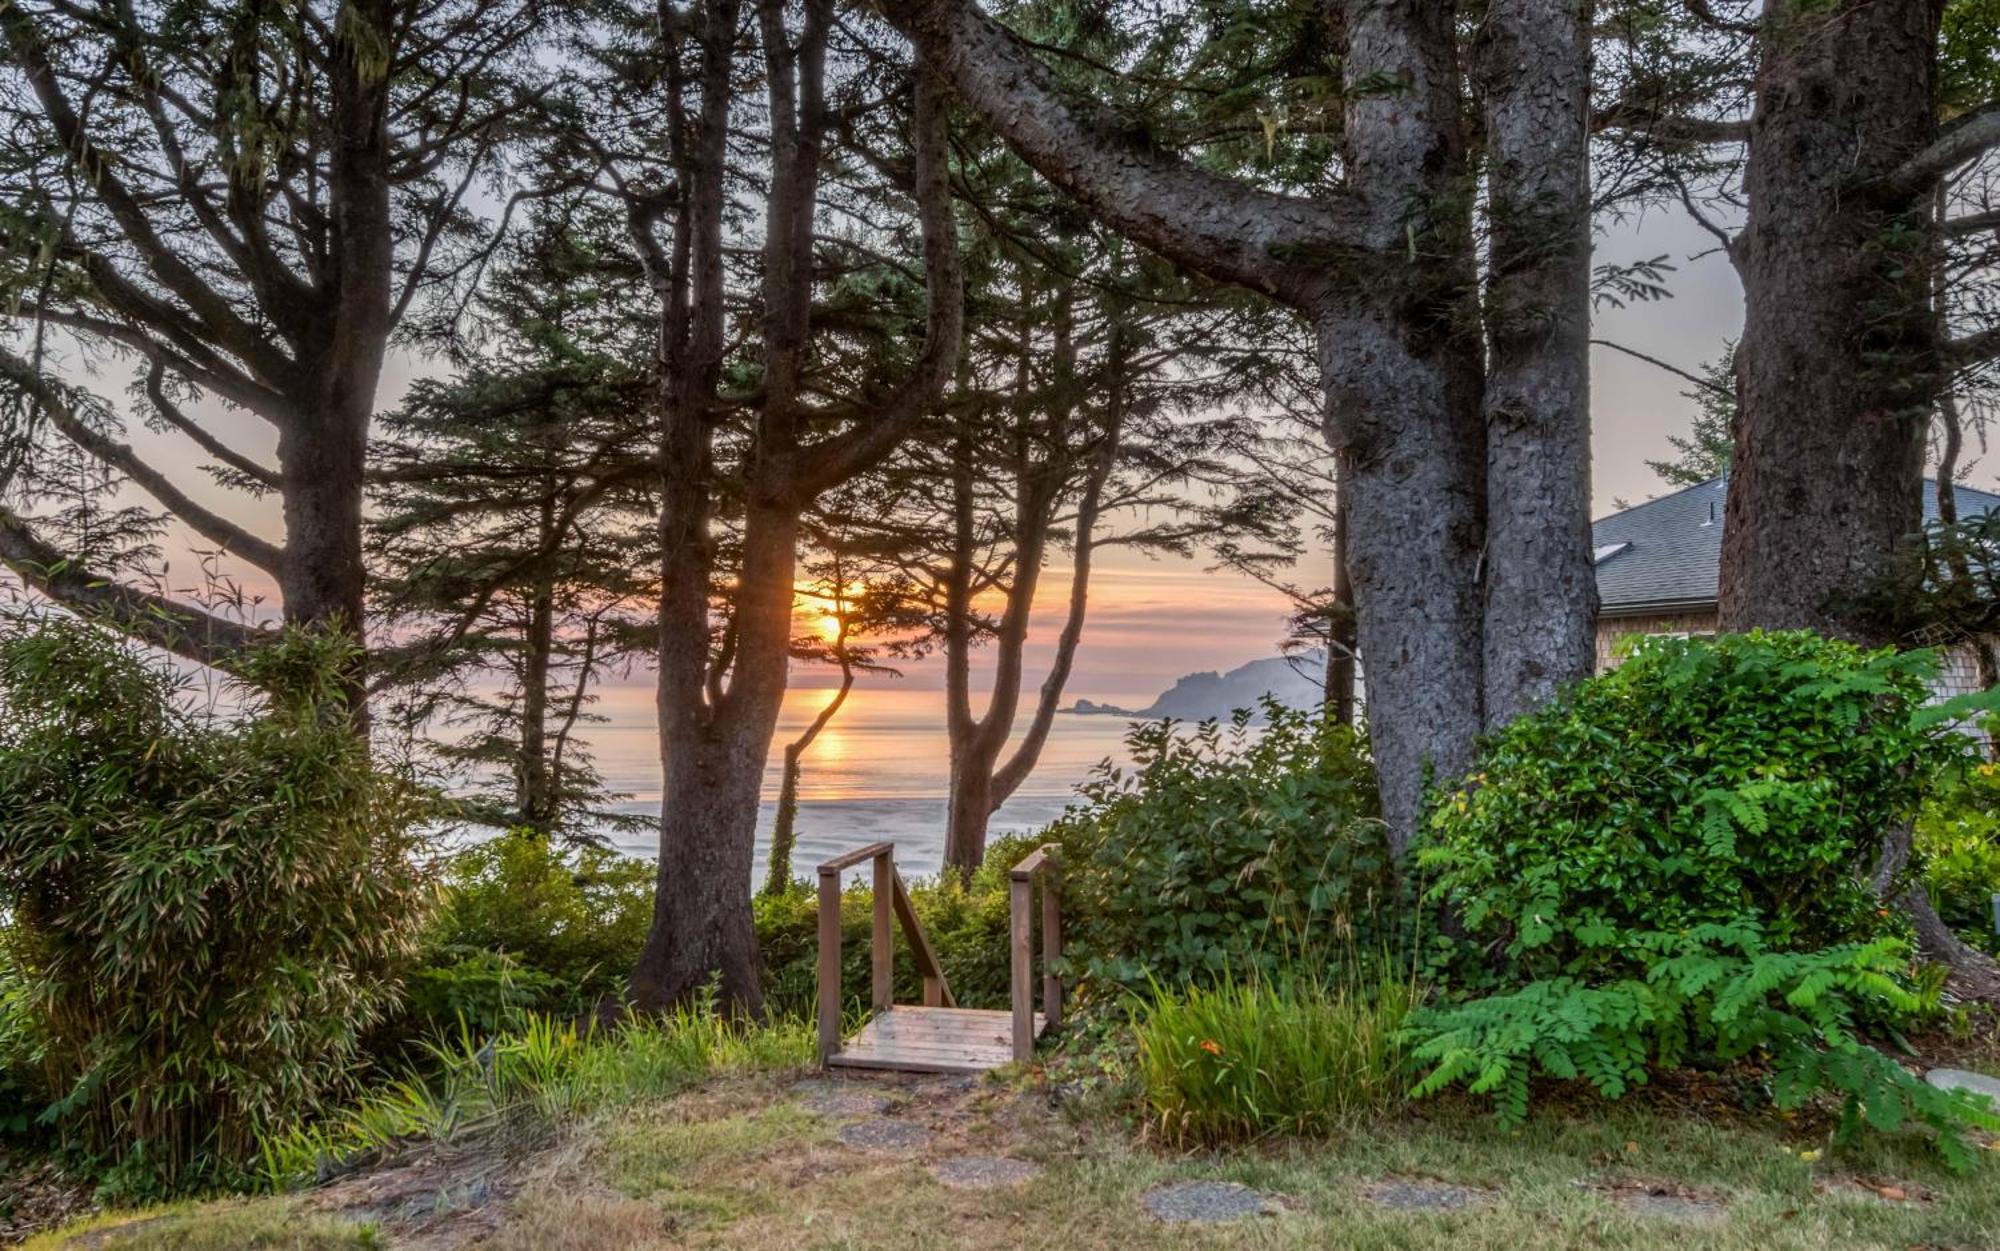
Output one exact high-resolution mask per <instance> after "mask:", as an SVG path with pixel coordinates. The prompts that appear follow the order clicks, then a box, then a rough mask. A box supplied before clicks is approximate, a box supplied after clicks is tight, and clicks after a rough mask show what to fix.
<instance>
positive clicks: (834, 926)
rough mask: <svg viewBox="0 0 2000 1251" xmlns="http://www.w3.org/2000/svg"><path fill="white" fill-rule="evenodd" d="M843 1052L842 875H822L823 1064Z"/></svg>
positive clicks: (820, 969)
mask: <svg viewBox="0 0 2000 1251" xmlns="http://www.w3.org/2000/svg"><path fill="white" fill-rule="evenodd" d="M839 1051H840V873H839V871H838V870H834V871H832V872H829V871H827V870H825V869H821V870H820V874H819V1062H820V1063H821V1064H825V1063H826V1062H827V1061H829V1060H831V1059H832V1058H833V1057H834V1055H836V1054H837V1053H838V1052H839Z"/></svg>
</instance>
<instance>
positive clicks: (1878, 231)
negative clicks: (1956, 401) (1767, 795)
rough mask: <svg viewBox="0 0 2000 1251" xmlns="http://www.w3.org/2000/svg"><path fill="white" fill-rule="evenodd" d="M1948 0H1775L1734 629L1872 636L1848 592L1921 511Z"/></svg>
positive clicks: (1756, 147)
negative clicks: (1900, 179) (1828, 0)
mask: <svg viewBox="0 0 2000 1251" xmlns="http://www.w3.org/2000/svg"><path fill="white" fill-rule="evenodd" d="M1941 10H1942V5H1941V4H1940V3H1938V0H1910V2H1908V3H1901V4H1881V3H1874V2H1873V0H1842V2H1841V3H1836V4H1820V3H1816V2H1815V3H1809V2H1807V0H1770V3H1769V4H1768V5H1767V6H1766V9H1765V13H1764V19H1763V21H1762V23H1761V24H1760V27H1759V58H1758V65H1757V74H1756V92H1757V104H1756V109H1755V111H1754V113H1753V115H1752V118H1751V123H1750V155H1749V161H1748V165H1747V167H1746V171H1745V189H1746V191H1747V194H1748V197H1749V217H1748V223H1747V225H1746V227H1745V229H1744V231H1743V234H1742V236H1741V238H1740V239H1739V240H1738V243H1737V246H1736V249H1735V253H1736V261H1737V266H1738V269H1739V271H1740V273H1741V275H1742V278H1743V287H1744V322H1743V340H1742V342H1741V343H1740V344H1739V345H1738V348H1737V354H1736V361H1737V371H1738V381H1739V388H1740V394H1741V402H1740V404H1739V406H1738V409H1737V415H1736V428H1735V445H1736V449H1735V459H1734V463H1733V465H1732V468H1731V473H1730V483H1729V499H1728V511H1727V514H1726V516H1725V519H1724V520H1725V528H1724V531H1723V540H1722V573H1721V624H1722V628H1723V629H1725V630H1747V629H1752V628H1756V627H1763V628H1766V629H1798V628H1806V629H1814V630H1819V631H1822V632H1825V633H1829V634H1834V635H1838V636H1842V637H1850V638H1862V639H1864V641H1865V639H1866V634H1867V627H1866V626H1865V625H1862V624H1857V623H1856V622H1855V621H1853V620H1850V618H1849V615H1848V614H1847V613H1845V612H1843V611H1842V610H1841V607H1840V604H1839V600H1840V598H1841V594H1842V592H1844V591H1846V590H1847V589H1849V588H1851V587H1854V586H1856V585H1857V584H1858V583H1861V582H1863V581H1865V580H1867V579H1869V578H1871V577H1874V576H1877V575H1880V574H1881V573H1883V572H1885V571H1886V569H1887V568H1888V566H1889V564H1890V563H1891V561H1892V560H1893V559H1894V557H1895V555H1896V553H1898V552H1899V551H1900V550H1902V549H1903V547H1904V545H1905V543H1906V542H1907V540H1908V538H1909V536H1910V535H1912V534H1914V533H1915V532H1916V531H1917V529H1918V528H1919V526H1920V524H1921V521H1922V515H1923V514H1922V469H1923V454H1924V435H1925V429H1926V425H1927V423H1928V421H1929V418H1930V414H1931V409H1932V404H1933V398H1934V396H1935V393H1936V390H1937V387H1938V383H1939V378H1940V371H1939V369H1938V362H1937V342H1936V333H1935V331H1936V327H1935V322H1934V320H1933V317H1932V314H1931V307H1930V291H1929V283H1930V266H1931V265H1932V264H1933V263H1934V254H1933V247H1932V244H1931V235H1932V231H1931V225H1930V221H1929V218H1930V216H1931V214H1930V195H1931V189H1930V187H1929V185H1919V186H1914V187H1912V186H1909V185H1906V184H1905V185H1891V184H1892V183H1893V180H1894V179H1895V177H1896V175H1897V171H1898V170H1899V167H1900V166H1901V165H1902V164H1903V163H1904V162H1905V161H1907V160H1909V159H1910V158H1911V157H1912V156H1913V155H1915V154H1917V153H1919V152H1922V151H1924V150H1926V149H1927V148H1928V146H1929V145H1930V144H1931V143H1932V141H1933V140H1935V139H1936V137H1937V113H1936V107H1937V105H1936V68H1935V63H1936V49H1937V39H1938V27H1939V19H1940V13H1941Z"/></svg>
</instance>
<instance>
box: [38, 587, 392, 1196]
mask: <svg viewBox="0 0 2000 1251" xmlns="http://www.w3.org/2000/svg"><path fill="white" fill-rule="evenodd" d="M353 659H354V654H353V648H352V644H351V643H349V642H347V641H345V640H343V639H340V638H336V637H332V636H319V635H307V634H302V633H296V632H287V633H285V634H283V635H281V636H279V637H277V638H275V639H274V640H273V641H272V642H270V643H268V644H266V645H264V646H262V647H261V648H260V649H258V651H257V652H256V653H255V654H254V655H253V656H252V657H251V659H250V662H249V671H248V673H247V674H246V679H245V681H243V682H238V683H232V684H231V689H230V690H229V691H227V692H226V693H225V698H224V700H223V701H222V702H223V705H224V706H229V705H232V704H234V705H239V706H241V707H242V708H244V709H245V711H244V712H243V714H242V715H240V716H232V717H224V716H222V715H220V714H218V713H214V712H200V711H191V710H190V708H191V707H192V706H193V701H191V700H189V699H187V698H184V697H185V696H186V695H187V692H186V691H185V690H183V689H182V688H183V686H184V680H183V679H180V678H177V677H176V676H174V673H173V671H171V670H169V669H167V668H166V667H164V666H162V665H159V664H156V663H152V662H149V661H146V660H143V659H141V658H140V657H139V656H138V655H137V654H136V653H135V652H134V651H133V650H132V649H131V648H130V647H129V646H127V645H126V644H124V643H122V642H120V641H118V640H116V639H114V638H112V637H111V636H109V635H108V634H107V633H105V632H103V631H100V630H97V629H94V628H91V627H88V626H84V625H80V624H76V623H74V622H66V621H51V622H49V623H47V624H44V625H41V626H39V627H37V628H35V629H32V630H22V631H16V632H14V633H12V634H10V635H9V636H8V637H6V638H5V639H4V640H0V913H4V914H6V915H7V916H8V918H9V926H10V929H9V933H8V947H9V958H10V960H11V961H12V962H13V964H14V965H15V967H16V969H17V971H18V974H19V976H20V978H21V983H22V988H23V989H22V995H21V1004H22V1009H23V1013H24V1015H25V1019H26V1022H27V1030H28V1032H29V1034H30V1036H31V1042H32V1046H33V1049H34V1051H35V1054H36V1055H37V1057H38V1059H39V1062H40V1064H41V1066H42V1069H43V1072H44V1074H45V1076H46V1078H47V1080H48V1085H49V1089H50V1090H51V1091H52V1092H53V1093H54V1095H55V1102H54V1103H53V1104H52V1107H51V1113H50V1115H51V1116H52V1117H53V1118H55V1119H56V1120H57V1121H58V1123H59V1128H60V1130H61V1131H62V1132H63V1133H64V1135H65V1137H66V1138H67V1139H68V1141H69V1142H70V1143H71V1144H72V1145H74V1146H76V1147H78V1148H80V1149H82V1150H83V1151H85V1152H87V1153H89V1154H91V1155H93V1156H95V1157H97V1158H99V1159H100V1160H102V1161H105V1162H107V1163H109V1164H110V1165H112V1167H113V1168H114V1169H115V1170H116V1172H117V1175H118V1176H119V1177H121V1178H124V1179H126V1180H127V1183H128V1184H130V1185H133V1186H137V1187H140V1188H145V1187H149V1186H153V1185H164V1186H186V1185H190V1184H195V1183H198V1182H200V1181H202V1180H204V1179H206V1178H209V1177H211V1176H214V1175H217V1174H221V1173H226V1172H227V1170H228V1169H229V1168H231V1167H232V1166H234V1165H235V1164H237V1163H239V1162H241V1161H243V1160H245V1159H246V1158H247V1157H248V1155H249V1154H250V1152H251V1150H252V1149H253V1147H254V1144H255V1142H256V1137H257V1135H258V1134H259V1133H262V1132H266V1131H269V1130H271V1129H273V1128H275V1127H278V1126H282V1125H286V1124H289V1123H291V1122H293V1121H295V1120H297V1119H298V1118H300V1117H302V1116H304V1115H307V1114H309V1113H310V1112H311V1111H313V1110H314V1109H315V1108H317V1107H319V1106H320V1105H321V1104H322V1102H323V1101H324V1100H325V1099H327V1098H328V1097H329V1095H331V1094H333V1093H335V1092H338V1091H340V1090H341V1089H342V1088H343V1086H344V1085H345V1084H346V1083H347V1082H348V1081H349V1079H350V1077H351V1076H352V1074H353V1072H354V1070H355V1068H356V1064H357V1058H358V1057H357V1048H358V1041H359V1038H360V1036H361V1034H362V1032H363V1031H365V1030H367V1029H368V1028H370V1026H371V1025H373V1024H374V1023H376V1022H377V1021H379V1020H380V1019H381V1018H382V1017H383V1016H384V1015H385V1014H386V1013H387V1012H388V1011H389V1010H390V1009H391V1007H392V1006H393V1004H394V1002H395V1000H396V997H397V995H398V978H399V975H400V973H401V971H402V969H403V967H404V964H405V962H406V961H407V959H408V958H409V956H410V955H411V954H412V952H413V950H414V948H415V944H416V937H417V933H418V931H419V929H420V927H421V925H422V923H423V919H424V916H425V913H426V910H427V909H426V903H427V893H426V891H425V889H424V887H423V883H422V882H421V881H420V880H419V878H418V875H417V874H416V872H415V870H414V869H413V868H412V863H413V862H412V858H411V856H410V838H411V835H410V831H411V829H412V828H413V825H414V823H415V821H416V820H417V819H418V817H419V816H420V810H419V806H418V804H417V801H416V796H415V795H414V794H413V793H412V792H411V791H410V790H409V789H408V788H406V787H405V786H403V785H402V784H400V783H398V782H397V781H395V780H393V779H390V778H387V777H385V776H383V775H382V774H380V773H378V772H376V771H375V770H374V769H373V767H372V766H371V764H370V761H369V754H368V748H367V745H366V743H365V742H363V740H362V739H361V738H360V737H359V736H357V735H356V734H355V733H354V732H353V730H352V728H351V723H350V721H349V718H348V714H347V709H346V706H345V702H344V697H343V694H342V691H343V686H342V682H341V675H342V674H343V673H344V672H346V671H347V670H348V667H349V666H350V664H351V662H352V661H353ZM210 706H211V707H212V706H213V705H212V704H211V705H210Z"/></svg>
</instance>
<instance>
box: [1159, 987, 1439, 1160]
mask: <svg viewBox="0 0 2000 1251" xmlns="http://www.w3.org/2000/svg"><path fill="white" fill-rule="evenodd" d="M1371 963H1372V964H1373V966H1374V968H1373V976H1369V975H1367V974H1366V973H1364V972H1361V971H1360V970H1364V969H1367V968H1368V967H1369V966H1370V964H1371ZM1346 967H1347V968H1348V970H1349V976H1348V978H1347V979H1346V980H1328V979H1327V977H1326V975H1325V974H1324V973H1323V972H1317V971H1316V972H1311V973H1308V972H1303V971H1297V972H1294V971H1285V972H1281V973H1279V974H1276V975H1272V976H1264V977H1252V978H1244V979H1237V978H1234V977H1230V976H1227V975H1225V976H1224V977H1222V978H1221V979H1219V980H1218V981H1216V982H1215V983H1214V984H1213V985H1202V984H1195V985H1190V986H1186V987H1180V988H1169V987H1155V988H1154V994H1153V996H1152V999H1151V1001H1150V1002H1146V1003H1143V1004H1142V1005H1141V1006H1139V1007H1138V1008H1136V1009H1135V1029H1136V1032H1137V1035H1138V1042H1139V1075H1140V1079H1141V1081H1142V1082H1143V1084H1144V1088H1145V1093H1146V1102H1147V1104H1148V1106H1149V1107H1150V1108H1151V1110H1152V1113H1153V1115H1154V1117H1155V1118H1156V1119H1157V1121H1158V1124H1159V1127H1160V1130H1161V1132H1162V1133H1163V1134H1164V1135H1165V1136H1166V1137H1167V1139H1168V1140H1169V1141H1173V1142H1202V1143H1215V1142H1224V1141H1230V1140H1241V1139H1249V1138H1257V1137H1262V1136H1264V1135H1267V1134H1325V1133H1328V1132H1330V1131H1332V1130H1334V1129H1337V1128H1339V1127H1340V1126H1341V1125H1342V1124H1344V1123H1346V1122H1348V1121H1350V1120H1351V1119H1353V1118H1354V1117H1356V1116H1358V1115H1361V1114H1364V1113H1367V1112H1372V1111H1377V1110H1379V1109H1381V1108H1383V1107H1386V1106H1388V1105H1390V1104H1393V1103H1396V1102H1399V1101H1400V1100H1401V1098H1402V1096H1403V1091H1404V1088H1405V1086H1406V1085H1407V1084H1408V1083H1407V1080H1406V1079H1405V1076H1404V1071H1403V1070H1404V1056H1403V1047H1402V1043H1401V1040H1400V1033H1401V1030H1402V1027H1403V1022H1404V1018H1405V1017H1406V1016H1407V1015H1408V1013H1409V1011H1410V1008H1411V1006H1412V1004H1413V1003H1414V1002H1415V1001H1416V999H1417V992H1416V988H1415V984H1414V982H1413V981H1412V980H1411V978H1410V977H1409V976H1408V975H1407V974H1406V973H1403V972H1400V971H1399V970H1397V968H1396V967H1395V965H1394V964H1393V962H1391V961H1389V960H1386V959H1384V960H1381V961H1379V962H1368V961H1358V962H1349V963H1348V964H1347V965H1346Z"/></svg>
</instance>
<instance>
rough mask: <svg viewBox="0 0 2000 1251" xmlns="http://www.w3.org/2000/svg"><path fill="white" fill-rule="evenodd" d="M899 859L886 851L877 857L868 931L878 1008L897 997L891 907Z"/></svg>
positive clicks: (883, 1006)
mask: <svg viewBox="0 0 2000 1251" xmlns="http://www.w3.org/2000/svg"><path fill="white" fill-rule="evenodd" d="M895 879H896V859H895V857H894V856H892V855H889V854H888V853H884V854H882V855H879V856H877V857H875V881H874V889H875V924H874V925H873V926H872V927H871V928H870V931H869V940H868V941H869V970H870V974H871V979H872V983H873V984H872V985H871V986H870V988H869V989H870V991H871V999H870V1002H872V1003H873V1004H874V1005H875V1006H876V1007H877V1008H886V1007H888V1006H889V1005H890V1003H892V1002H893V1001H894V1000H895V998H896V985H895V982H896V944H895V936H894V935H893V934H892V933H890V930H889V924H890V922H889V909H890V904H891V901H892V900H893V899H894V898H895V895H896V884H895Z"/></svg>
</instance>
